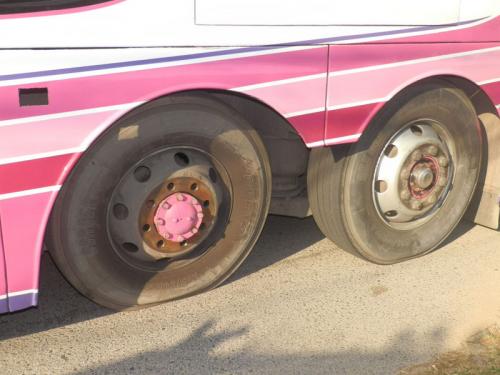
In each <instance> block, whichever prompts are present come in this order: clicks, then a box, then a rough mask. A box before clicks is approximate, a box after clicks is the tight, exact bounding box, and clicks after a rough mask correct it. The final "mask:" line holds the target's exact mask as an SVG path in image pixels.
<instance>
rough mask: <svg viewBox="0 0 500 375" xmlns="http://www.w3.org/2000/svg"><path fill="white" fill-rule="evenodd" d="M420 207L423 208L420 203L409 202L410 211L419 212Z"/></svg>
mask: <svg viewBox="0 0 500 375" xmlns="http://www.w3.org/2000/svg"><path fill="white" fill-rule="evenodd" d="M422 207H423V204H422V202H419V201H412V202H411V209H412V210H416V211H419V210H421V209H422Z"/></svg>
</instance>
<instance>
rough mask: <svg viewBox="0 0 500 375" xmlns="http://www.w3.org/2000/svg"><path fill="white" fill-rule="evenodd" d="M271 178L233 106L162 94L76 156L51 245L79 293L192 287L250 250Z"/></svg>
mask: <svg viewBox="0 0 500 375" xmlns="http://www.w3.org/2000/svg"><path fill="white" fill-rule="evenodd" d="M270 187H271V177H270V167H269V161H268V158H267V153H266V150H265V148H264V146H263V144H262V142H261V140H260V138H259V136H258V135H257V134H256V132H255V131H254V130H253V129H252V128H251V127H250V126H249V125H248V124H247V123H246V122H245V120H244V119H243V118H241V117H240V116H239V115H238V114H237V113H236V112H235V111H233V110H232V109H230V108H228V107H227V106H225V105H224V104H222V103H220V102H218V101H216V100H213V99H210V98H207V97H203V96H173V97H168V98H163V99H160V100H157V101H155V102H153V103H149V104H146V105H144V106H142V107H141V108H139V109H138V110H136V111H134V112H133V113H132V114H130V115H128V116H126V117H125V118H123V119H122V120H120V121H119V122H118V123H116V124H115V125H114V126H113V127H112V128H111V129H109V130H108V131H107V132H106V133H105V134H104V135H103V136H101V137H100V138H99V139H98V140H97V141H96V142H95V143H94V144H93V145H92V147H91V148H90V149H89V150H88V151H87V152H86V153H85V154H84V155H83V156H82V158H81V159H80V160H79V162H78V163H77V165H76V167H75V168H74V169H73V171H72V172H71V174H70V176H69V178H68V180H67V181H66V183H65V184H64V186H63V188H62V190H61V192H60V195H59V197H58V199H57V202H56V204H55V207H54V209H53V212H52V216H51V221H50V225H49V229H48V248H49V250H50V252H51V254H52V256H53V258H54V260H55V262H56V264H57V266H58V267H59V269H60V270H61V271H62V273H63V274H64V275H65V277H66V278H67V279H68V280H69V281H70V282H71V283H72V284H73V285H74V286H75V287H76V288H77V289H78V290H79V291H80V292H81V293H82V294H84V295H85V296H87V297H89V298H90V299H92V300H93V301H95V302H97V303H99V304H101V305H104V306H107V307H109V308H112V309H117V310H124V309H131V308H139V307H144V306H149V305H153V304H157V303H160V302H164V301H168V300H172V299H177V298H181V297H185V296H189V295H192V294H195V293H199V292H202V291H205V290H208V289H210V288H213V287H215V286H217V285H218V284H220V283H221V282H223V281H224V280H225V279H226V278H227V277H229V276H230V275H231V274H232V273H233V272H234V271H235V270H236V269H237V267H238V266H239V265H240V264H241V262H242V261H243V260H244V259H245V257H246V256H247V255H248V253H249V252H250V250H251V249H252V247H253V245H254V244H255V242H256V240H257V238H258V236H259V234H260V232H261V230H262V227H263V225H264V221H265V218H266V215H267V212H268V208H269V201H270ZM174 196H175V197H176V199H174V200H172V199H173V197H174ZM172 207H175V209H176V211H175V212H174V214H172V211H168V210H170V209H171V208H172ZM168 215H170V216H168ZM172 215H179V216H175V217H174V216H172ZM182 215H184V216H182ZM198 219H199V220H198ZM170 220H172V221H170ZM174 222H175V223H174ZM172 223H174V224H172ZM182 223H184V224H185V225H184V224H183V225H184V227H182V225H181V227H179V225H180V224H182ZM186 223H187V224H186ZM186 225H187V226H186Z"/></svg>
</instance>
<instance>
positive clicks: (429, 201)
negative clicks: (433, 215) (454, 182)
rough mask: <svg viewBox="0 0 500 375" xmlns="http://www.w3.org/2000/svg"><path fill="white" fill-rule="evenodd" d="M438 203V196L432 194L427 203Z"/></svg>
mask: <svg viewBox="0 0 500 375" xmlns="http://www.w3.org/2000/svg"><path fill="white" fill-rule="evenodd" d="M436 201H437V197H436V194H432V195H430V196H429V197H428V198H427V203H429V204H434V203H436Z"/></svg>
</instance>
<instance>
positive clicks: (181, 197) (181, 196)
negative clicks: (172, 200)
mask: <svg viewBox="0 0 500 375" xmlns="http://www.w3.org/2000/svg"><path fill="white" fill-rule="evenodd" d="M176 198H177V200H178V201H179V202H182V201H184V195H182V194H180V193H179V194H177V195H176Z"/></svg>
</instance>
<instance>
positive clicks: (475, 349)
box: [399, 325, 500, 375]
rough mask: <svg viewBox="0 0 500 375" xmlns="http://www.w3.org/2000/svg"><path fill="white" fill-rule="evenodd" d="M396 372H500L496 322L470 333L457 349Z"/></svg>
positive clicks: (499, 336) (455, 374) (406, 374)
mask: <svg viewBox="0 0 500 375" xmlns="http://www.w3.org/2000/svg"><path fill="white" fill-rule="evenodd" d="M399 375H500V325H497V326H494V327H491V328H489V329H486V330H484V331H481V332H479V333H477V334H475V335H473V336H472V337H470V338H469V339H468V340H467V342H466V343H465V344H464V345H463V347H462V348H461V349H460V350H457V351H453V352H449V353H445V354H441V355H439V356H438V357H436V358H435V359H434V360H433V361H431V362H429V363H425V364H421V365H417V366H413V367H410V368H408V369H405V370H402V371H401V372H400V373H399Z"/></svg>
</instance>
